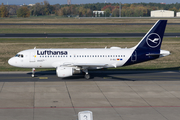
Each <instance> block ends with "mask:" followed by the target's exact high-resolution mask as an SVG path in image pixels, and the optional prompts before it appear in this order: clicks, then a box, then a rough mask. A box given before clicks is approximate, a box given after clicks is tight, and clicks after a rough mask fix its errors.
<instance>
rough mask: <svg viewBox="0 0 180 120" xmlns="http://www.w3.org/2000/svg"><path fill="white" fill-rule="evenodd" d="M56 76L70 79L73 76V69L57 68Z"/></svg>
mask: <svg viewBox="0 0 180 120" xmlns="http://www.w3.org/2000/svg"><path fill="white" fill-rule="evenodd" d="M56 74H57V76H58V77H69V76H72V75H73V68H72V67H57V68H56Z"/></svg>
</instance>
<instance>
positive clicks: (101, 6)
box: [0, 0, 180, 17]
mask: <svg viewBox="0 0 180 120" xmlns="http://www.w3.org/2000/svg"><path fill="white" fill-rule="evenodd" d="M152 10H172V11H175V13H176V12H180V3H175V4H161V3H133V4H121V17H140V16H142V17H145V16H150V12H151V11H152ZM93 11H105V14H104V15H102V14H101V15H99V16H106V17H119V3H94V4H79V5H77V4H73V5H60V4H55V5H50V4H49V2H48V1H46V0H45V1H43V2H41V3H36V4H35V5H34V6H27V5H23V6H18V5H4V4H3V3H2V5H0V16H1V17H9V16H11V15H17V17H29V16H40V15H50V14H54V15H57V16H79V17H95V14H93Z"/></svg>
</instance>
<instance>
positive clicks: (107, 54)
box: [9, 47, 134, 68]
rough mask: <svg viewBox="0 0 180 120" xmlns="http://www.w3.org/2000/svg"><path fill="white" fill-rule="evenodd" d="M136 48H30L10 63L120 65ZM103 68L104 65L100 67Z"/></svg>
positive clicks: (28, 65)
mask: <svg viewBox="0 0 180 120" xmlns="http://www.w3.org/2000/svg"><path fill="white" fill-rule="evenodd" d="M133 51H134V49H121V48H118V47H112V48H110V49H101V48H99V49H86V48H84V49H29V50H24V51H21V52H19V53H18V55H23V57H21V56H20V57H16V56H15V57H13V58H11V59H10V60H9V63H10V64H11V65H13V66H16V67H22V68H56V67H58V66H62V65H68V64H74V63H76V64H78V63H81V64H82V63H84V64H88V63H91V64H97V67H91V68H99V67H98V64H106V66H105V68H108V67H120V66H123V65H124V63H125V62H126V61H127V60H128V59H129V58H130V57H131V55H132V53H133ZM100 68H102V67H100Z"/></svg>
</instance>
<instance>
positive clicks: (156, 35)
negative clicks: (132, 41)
mask: <svg viewBox="0 0 180 120" xmlns="http://www.w3.org/2000/svg"><path fill="white" fill-rule="evenodd" d="M166 24H167V20H159V21H157V22H156V24H155V25H154V26H153V27H152V28H151V29H150V30H149V32H148V33H147V34H146V35H145V36H144V37H143V38H142V40H141V41H140V42H139V43H138V45H137V46H136V49H144V50H145V49H147V50H150V51H151V50H152V51H159V50H160V47H161V43H162V40H163V36H164V31H165V28H166Z"/></svg>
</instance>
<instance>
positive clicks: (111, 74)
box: [27, 67, 180, 81]
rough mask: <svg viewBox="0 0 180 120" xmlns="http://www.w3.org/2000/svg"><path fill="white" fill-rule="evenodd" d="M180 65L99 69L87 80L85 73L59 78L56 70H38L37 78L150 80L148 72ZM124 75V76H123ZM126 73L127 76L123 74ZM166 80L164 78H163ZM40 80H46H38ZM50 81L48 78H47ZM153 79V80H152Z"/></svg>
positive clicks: (179, 68)
mask: <svg viewBox="0 0 180 120" xmlns="http://www.w3.org/2000/svg"><path fill="white" fill-rule="evenodd" d="M179 70H180V67H174V68H164V69H158V70H149V69H138V70H131V69H129V70H127V69H121V70H97V71H94V70H93V71H89V74H90V75H91V78H90V79H88V80H86V79H85V78H84V74H83V73H80V74H75V75H73V76H71V77H66V78H58V77H57V76H56V71H55V70H54V71H53V70H51V71H37V72H35V78H37V77H48V78H49V81H150V79H146V74H150V73H157V74H159V75H161V74H162V73H161V72H166V71H179ZM27 74H28V75H31V74H32V73H31V72H29V73H27ZM138 74H139V76H140V75H142V77H141V79H134V78H132V77H130V78H129V77H127V75H128V76H130V75H131V76H133V75H135V76H138ZM121 75H122V77H121ZM123 75H125V76H123ZM162 80H164V79H162ZM162 80H161V79H158V80H156V81H162ZM38 81H44V80H43V79H42V80H38ZM45 81H48V80H45ZM151 81H152V80H151Z"/></svg>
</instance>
